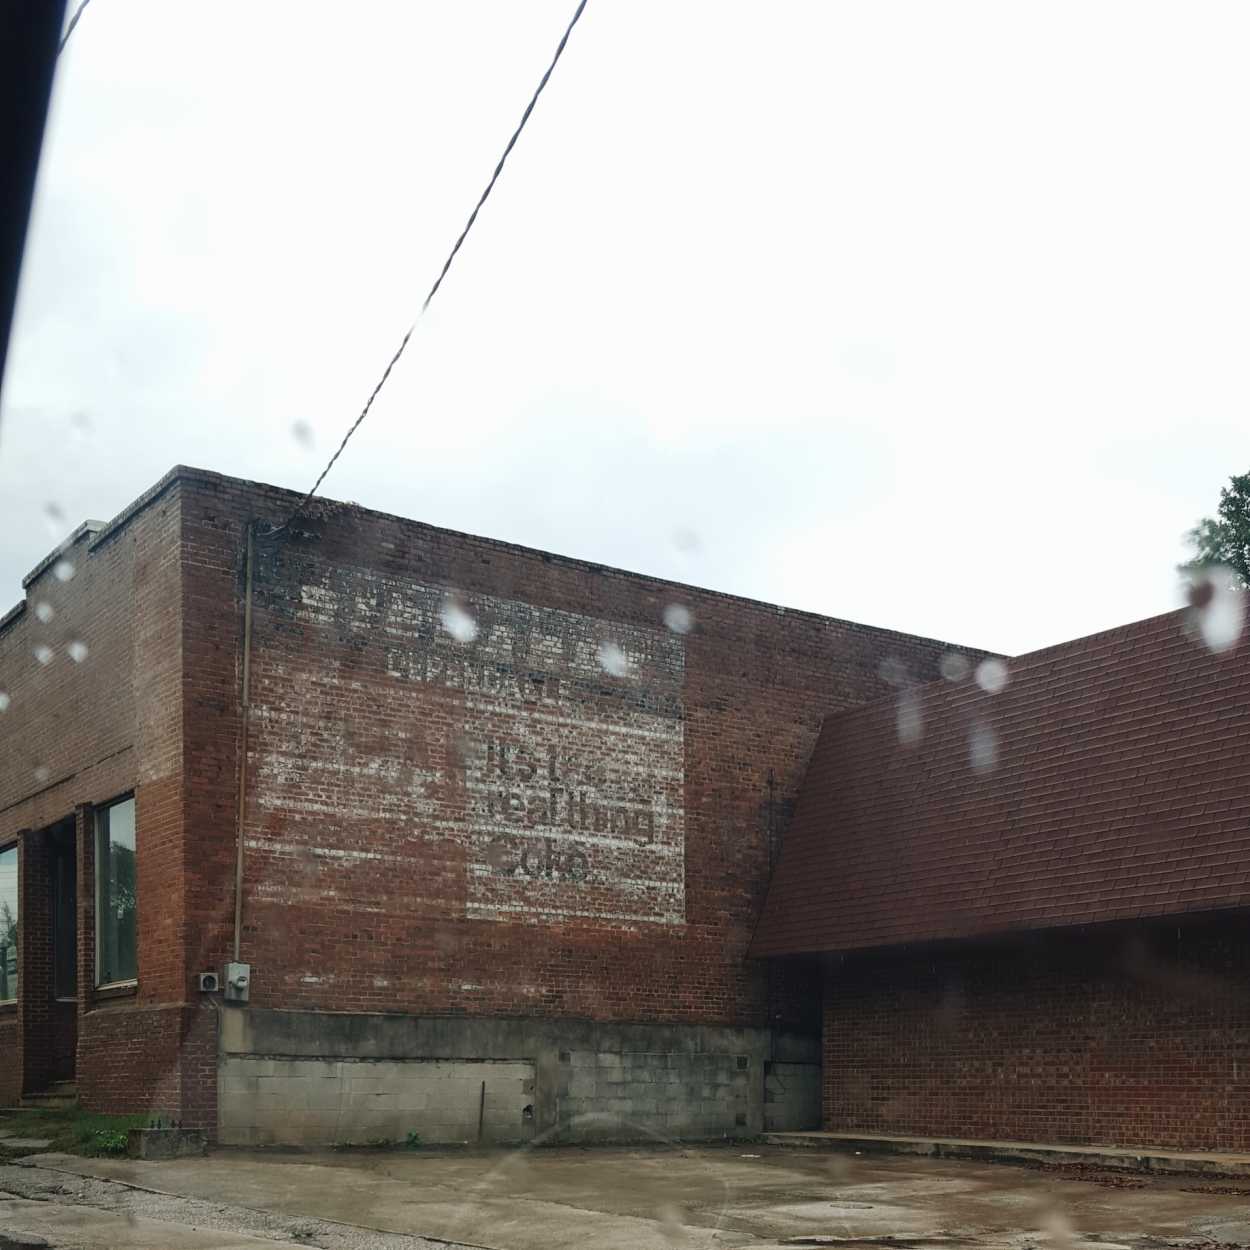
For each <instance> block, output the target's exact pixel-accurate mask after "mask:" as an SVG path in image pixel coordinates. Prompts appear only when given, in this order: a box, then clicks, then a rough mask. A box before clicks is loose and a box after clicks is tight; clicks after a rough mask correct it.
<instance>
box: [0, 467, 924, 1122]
mask: <svg viewBox="0 0 1250 1250" xmlns="http://www.w3.org/2000/svg"><path fill="white" fill-rule="evenodd" d="M295 501H296V497H295V496H293V495H291V494H290V493H288V492H282V491H278V490H275V489H273V488H269V487H264V486H259V485H256V484H253V483H246V482H241V481H238V480H235V479H230V478H223V477H219V476H216V475H212V474H205V473H202V472H199V471H195V470H177V471H175V472H174V473H173V474H171V475H170V476H169V477H168V478H167V479H165V480H164V481H163V482H162V483H159V484H158V485H157V487H155V488H154V489H153V491H151V492H149V493H148V495H147V496H145V497H144V498H143V499H142V500H140V501H137V504H136V505H135V506H134V507H132V508H131V509H129V510H128V511H127V513H126V514H123V517H122V518H120V519H119V520H118V521H117V522H115V523H112V524H110V526H109V527H106V529H105V530H104V531H102V532H101V533H100V534H99V535H98V536H95V537H92V536H90V535H88V536H86V537H84V538H83V539H82V540H81V541H79V542H78V543H76V545H75V546H74V548H73V549H72V550H71V551H69V552H68V553H67V556H68V558H69V559H71V560H72V561H73V563H74V564H75V569H76V571H75V576H74V577H73V578H72V580H70V581H68V582H61V581H59V580H57V578H56V577H55V574H54V573H53V571H52V570H51V568H48V569H45V570H43V571H42V572H41V573H40V574H39V576H38V577H37V578H36V579H35V580H34V582H33V583H32V585H31V587H30V591H29V603H28V605H27V609H26V610H25V611H23V612H20V613H18V614H17V615H15V616H14V617H12V619H9V620H8V621H6V623H5V624H3V625H0V689H3V690H4V691H5V692H6V693H7V694H8V695H9V696H10V698H11V706H10V707H9V709H8V711H7V712H5V713H4V714H3V716H2V717H0V732H3V734H4V740H5V745H6V750H4V751H3V752H0V842H4V841H5V840H6V839H8V838H10V837H12V836H14V835H15V834H16V833H17V832H18V831H19V830H21V829H34V830H42V829H45V828H46V827H47V826H49V825H50V824H52V823H53V822H54V821H56V820H59V819H62V818H64V817H66V816H69V815H71V814H75V813H76V814H77V820H78V845H79V883H80V897H79V910H78V914H79V941H80V951H79V970H80V978H79V984H80V993H81V1003H80V1019H79V1051H78V1078H79V1084H80V1087H81V1090H82V1093H83V1098H84V1101H85V1102H86V1103H87V1105H88V1106H90V1107H93V1108H98V1109H118V1110H121V1109H126V1110H151V1109H156V1110H161V1111H163V1112H167V1113H174V1114H179V1115H180V1116H181V1117H182V1118H183V1119H184V1121H186V1122H188V1123H195V1124H201V1125H205V1126H207V1127H210V1128H211V1127H212V1124H213V1118H214V1116H215V1108H216V1105H217V1094H216V1087H215V1081H216V1055H215V1046H216V1016H215V1009H214V1008H213V1007H212V1006H211V1005H210V1004H207V1003H205V1002H204V1001H203V1000H201V999H200V997H199V995H198V993H197V991H196V988H195V974H196V972H198V971H200V970H209V969H220V968H221V967H222V965H223V964H224V963H225V962H226V961H227V960H228V959H229V958H230V957H231V953H232V926H233V906H234V897H233V873H234V860H235V821H236V813H237V810H238V777H239V766H240V758H239V743H240V739H241V731H242V719H241V716H240V703H239V693H240V685H241V659H242V622H243V584H244V559H243V553H244V549H245V536H246V527H247V526H248V524H249V523H252V522H254V521H255V522H272V521H276V520H280V519H282V518H284V517H285V516H286V515H287V513H288V512H289V511H290V509H291V507H292V506H293V504H294V503H295ZM310 512H311V515H310V517H309V519H307V520H305V521H302V522H301V523H300V524H299V525H298V526H296V527H294V528H293V529H292V530H290V531H287V532H285V533H283V534H282V535H281V536H279V537H278V538H276V539H274V538H269V539H265V538H262V539H260V540H259V541H258V543H257V551H256V559H255V636H254V639H253V645H252V653H251V654H252V663H253V711H252V716H251V723H250V732H251V749H250V751H249V753H248V759H247V766H248V787H247V802H246V825H245V835H246V863H245V869H246V871H245V895H244V930H243V935H242V956H243V958H244V959H245V960H247V961H249V962H250V963H251V964H252V965H253V968H254V983H253V984H254V993H253V1001H254V1002H256V1003H257V1004H259V1005H261V1006H264V1005H272V1006H279V1007H286V1008H293V1007H298V1008H309V1009H317V1010H325V1011H335V1012H351V1011H356V1012H386V1013H411V1014H414V1015H423V1016H426V1017H429V1016H449V1015H470V1016H481V1017H486V1016H492V1015H494V1016H500V1015H503V1016H537V1017H545V1018H555V1019H570V1018H577V1019H594V1020H604V1021H667V1022H673V1023H679V1024H690V1025H701V1024H713V1023H729V1024H734V1025H753V1026H762V1025H766V1024H769V1023H772V1022H774V1021H775V1022H778V1023H780V1024H782V1025H784V1026H785V1027H788V1028H800V1029H803V1028H805V1029H809V1030H810V1029H812V1028H813V1027H814V1024H815V1020H814V1016H813V1005H814V1003H815V1002H816V1001H817V996H818V992H819V987H818V984H817V982H816V980H815V979H814V977H813V976H812V974H811V973H810V971H806V970H802V969H799V970H794V971H792V972H789V973H787V974H786V975H785V976H779V977H775V978H774V979H773V980H772V982H771V985H770V982H769V974H768V970H767V968H766V967H765V966H763V965H761V964H757V963H750V962H748V961H747V960H746V958H745V955H746V950H747V945H748V942H749V940H750V936H751V932H752V929H753V927H754V924H755V921H756V918H757V915H758V912H759V909H760V906H761V904H762V900H763V895H764V891H765V887H766V884H767V880H768V876H769V872H770V867H771V863H772V862H773V860H774V859H775V856H776V853H777V850H778V847H779V846H780V844H781V842H782V840H783V839H784V836H785V834H786V829H787V825H788V821H789V812H790V809H791V806H792V804H793V801H794V796H795V793H796V791H797V787H798V783H799V779H800V777H801V775H802V772H803V769H804V766H805V764H806V761H807V757H808V754H809V752H810V750H811V747H812V743H813V742H814V740H815V736H816V732H817V728H818V725H819V723H820V720H821V718H822V717H823V716H825V715H826V714H827V713H829V712H830V711H836V710H839V709H842V708H847V707H850V706H852V705H855V704H857V703H860V702H863V701H864V700H867V699H871V698H874V697H876V696H879V695H881V694H882V693H884V692H885V690H886V689H887V687H886V686H885V684H884V683H883V681H882V679H881V677H880V676H879V669H880V666H881V664H882V662H883V661H885V660H887V659H892V660H894V661H895V662H901V663H905V664H907V665H908V666H909V667H910V669H911V670H912V671H913V672H914V673H916V674H917V675H919V676H931V675H932V674H933V672H934V671H935V665H936V661H937V658H938V657H939V656H940V655H941V654H942V653H943V651H944V650H945V648H944V646H943V645H942V644H939V643H936V642H933V641H930V640H925V639H917V638H912V637H909V636H906V635H901V634H897V633H893V632H890V631H886V630H876V629H871V628H867V627H864V626H859V625H854V624H851V623H848V622H843V621H836V620H829V619H825V618H821V617H816V616H813V615H809V614H804V613H797V612H788V611H785V610H783V609H780V608H775V607H770V606H768V605H765V604H759V603H753V602H750V601H746V600H741V599H734V598H731V597H729V596H725V595H718V594H713V593H711V592H706V591H700V590H695V589H691V588H686V587H678V586H674V585H671V584H667V583H663V582H659V581H656V580H653V579H648V578H643V577H637V576H634V575H631V574H627V573H622V572H620V571H617V570H613V569H606V568H601V567H598V566H594V565H589V564H586V563H583V562H579V561H573V560H567V559H562V558H559V557H555V556H550V555H546V554H544V553H541V552H536V551H530V550H526V549H523V548H518V547H513V546H510V545H508V544H505V543H498V542H492V541H490V540H487V539H480V538H473V537H470V536H467V535H463V534H457V533H453V532H450V531H445V530H437V529H433V528H431V527H429V526H424V525H421V524H418V523H416V522H412V521H406V520H402V519H400V518H396V517H390V516H385V515H382V514H378V513H371V512H367V511H365V510H363V509H359V508H356V507H349V506H343V505H336V504H331V503H328V502H323V501H317V502H316V503H315V504H314V506H313V508H312V509H311V510H310ZM450 594H454V595H457V596H459V597H460V598H461V599H462V600H463V603H464V605H465V606H466V608H467V609H468V611H469V612H470V613H471V614H472V615H473V616H474V617H475V619H476V621H477V626H478V637H477V638H476V639H475V640H474V641H472V642H467V641H466V642H458V641H456V640H455V639H454V638H453V637H452V636H451V635H450V634H449V633H448V632H447V631H446V630H445V629H444V628H443V626H442V624H441V620H440V617H441V612H442V609H443V606H444V600H445V599H446V597H447V596H448V595H450ZM43 601H46V602H47V603H49V604H50V605H51V606H52V608H53V610H54V616H53V617H52V619H51V620H50V621H41V620H39V619H38V617H37V616H36V615H35V612H34V606H35V604H36V603H38V602H43ZM673 603H680V604H681V605H683V606H684V607H686V608H687V609H689V610H690V611H691V612H692V613H693V618H694V622H695V627H694V629H693V630H692V631H691V632H690V633H688V634H685V635H681V634H677V633H674V632H671V631H670V630H668V629H666V628H665V625H664V622H663V614H664V610H665V608H666V607H668V606H670V605H671V604H673ZM71 641H83V642H85V643H86V644H87V646H88V648H89V656H88V658H87V659H85V660H84V661H83V662H81V663H75V662H73V661H72V660H71V659H70V658H69V654H68V650H67V648H68V644H69V642H71ZM41 645H48V646H51V647H52V648H53V649H54V656H53V659H52V662H51V663H50V664H48V665H46V666H45V665H40V664H39V663H38V661H37V660H36V658H35V656H34V648H35V647H37V646H41ZM605 645H606V646H608V647H609V648H619V649H620V651H621V653H622V656H623V658H624V660H626V661H627V662H628V665H629V668H630V671H629V673H628V674H620V673H615V672H612V671H608V670H611V669H613V668H614V667H615V666H616V663H617V658H618V657H617V655H616V652H615V651H612V650H609V651H607V652H605V653H603V654H604V657H605V660H604V663H601V653H600V648H601V647H602V646H605ZM605 665H606V667H605ZM131 791H133V792H134V794H135V798H136V816H137V829H138V835H137V836H138V846H139V856H138V857H139V866H138V897H139V983H138V987H137V990H136V991H135V993H134V994H133V995H131V996H128V997H123V998H120V999H118V998H113V997H103V996H98V995H96V994H95V993H94V992H93V990H92V985H93V974H94V968H93V965H94V952H93V940H94V937H93V934H94V930H93V924H94V899H93V897H92V883H93V881H94V872H93V870H92V863H93V848H92V827H91V826H92V811H93V805H96V804H99V803H102V802H105V801H107V800H109V799H111V798H115V797H117V796H119V795H121V794H124V793H127V792H131ZM10 1027H12V1028H14V1029H15V1028H16V1021H15V1020H14V1021H13V1024H12V1025H10V1024H9V1020H8V1018H7V1017H6V1016H5V1015H4V1014H2V1013H0V1038H2V1037H3V1030H5V1029H6V1028H10ZM3 1079H4V1078H3V1077H0V1081H2V1080H3Z"/></svg>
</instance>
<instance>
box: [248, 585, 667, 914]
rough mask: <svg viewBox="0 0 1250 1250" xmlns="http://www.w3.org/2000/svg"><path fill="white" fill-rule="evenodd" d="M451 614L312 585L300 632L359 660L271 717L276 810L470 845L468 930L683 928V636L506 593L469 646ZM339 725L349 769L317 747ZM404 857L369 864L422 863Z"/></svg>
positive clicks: (466, 605)
mask: <svg viewBox="0 0 1250 1250" xmlns="http://www.w3.org/2000/svg"><path fill="white" fill-rule="evenodd" d="M448 605H449V600H448V597H447V592H446V590H445V589H444V588H440V587H435V586H429V585H423V584H420V583H417V582H413V581H409V580H406V579H402V580H401V579H387V580H385V581H382V580H380V579H378V578H376V577H373V578H370V579H368V580H365V579H364V578H361V579H360V580H359V583H358V584H356V583H355V582H354V581H353V580H352V579H350V578H349V579H348V580H347V581H345V579H344V577H343V575H342V571H341V570H340V571H339V572H338V574H337V576H336V577H335V579H334V582H333V585H326V584H318V583H316V582H306V583H305V584H304V585H303V586H302V587H301V589H300V604H299V606H298V609H297V610H296V613H295V617H296V621H297V622H298V623H300V624H302V625H304V626H307V627H313V628H317V629H320V630H331V631H333V632H334V633H335V635H336V636H337V637H338V638H339V639H341V640H342V641H343V642H344V643H345V644H347V645H346V647H345V653H346V654H348V655H353V656H356V657H358V658H356V659H353V661H352V662H351V663H349V664H343V663H340V664H339V665H338V666H337V667H336V666H334V665H329V666H326V665H322V666H321V668H320V670H319V674H318V676H317V677H315V678H314V679H313V681H314V685H313V686H309V684H308V683H307V682H305V681H302V680H300V679H299V677H298V676H297V675H296V674H286V677H287V679H288V680H287V684H286V689H287V690H288V692H289V691H290V690H291V688H292V686H295V687H296V688H298V690H299V695H298V697H297V698H295V699H292V698H291V697H289V696H288V697H285V698H284V699H283V701H282V703H281V705H280V706H279V705H278V704H277V703H276V702H273V703H268V704H265V703H264V702H263V701H262V705H261V706H258V708H257V710H256V715H257V717H258V719H259V720H260V721H261V722H262V723H264V724H265V726H266V728H267V730H268V734H267V745H266V748H265V750H264V752H263V756H262V759H261V772H262V776H263V779H264V781H265V784H264V786H263V787H262V790H261V793H262V795H263V796H265V797H264V805H265V806H268V807H271V808H272V809H273V810H275V811H278V810H284V811H287V812H292V811H295V812H298V811H300V810H306V811H307V812H308V814H309V815H316V814H318V813H317V810H316V809H318V808H324V810H323V811H322V812H321V813H320V815H321V816H322V817H323V818H331V819H333V818H334V817H335V816H336V814H337V813H341V815H342V817H343V818H344V819H345V820H346V821H347V822H348V823H350V822H351V821H352V820H353V819H355V820H359V821H361V822H363V823H364V824H366V825H371V824H376V823H377V822H378V821H384V822H386V823H388V824H390V825H392V826H398V829H399V830H400V836H401V837H403V838H405V839H415V840H418V841H419V840H421V839H425V840H427V841H428V842H429V844H430V845H435V844H441V845H444V846H445V845H446V843H447V842H452V843H455V844H457V845H459V846H460V847H462V848H463V863H464V876H465V880H464V888H463V914H465V915H467V916H469V917H477V918H486V919H499V920H520V921H533V922H542V921H546V920H552V919H560V918H565V917H588V918H595V919H597V920H601V921H607V922H613V923H636V922H648V923H660V924H668V925H673V924H681V923H683V922H684V919H685V862H684V860H685V837H684V822H683V799H682V795H683V779H684V778H683V772H684V707H683V694H682V689H683V679H684V669H685V649H684V642H683V640H682V638H681V637H680V636H678V635H675V634H672V633H670V632H669V631H667V630H665V629H663V628H656V629H644V628H638V627H633V626H622V625H619V624H617V623H615V622H605V621H601V620H597V619H595V618H592V617H589V616H582V615H579V614H576V613H572V612H566V611H557V610H554V609H549V608H541V607H535V606H533V605H530V604H526V603H522V602H519V601H516V600H509V599H503V598H496V597H490V596H470V597H468V598H467V599H464V600H461V601H459V603H458V605H457V606H456V607H455V608H454V609H453V613H454V614H456V616H455V619H454V620H452V621H451V624H452V627H453V629H454V630H455V634H456V635H457V636H453V633H452V632H449V630H448V628H447V620H446V618H447V612H448ZM461 612H463V614H464V615H463V616H460V615H459V613H461ZM605 657H606V658H607V663H606V666H605ZM271 676H277V674H272V675H271ZM292 678H293V679H294V681H292V680H290V679H292ZM263 680H264V675H263V674H262V681H263ZM317 685H319V686H320V688H319V689H318V688H317ZM336 725H341V733H342V738H343V743H344V750H343V751H342V752H340V753H339V754H338V755H337V756H336V755H335V754H334V753H331V752H327V751H325V750H324V749H322V747H321V746H320V744H318V743H317V742H315V741H314V739H315V737H316V735H318V734H322V735H326V734H329V733H331V732H333V731H334V728H335V726H336ZM310 769H312V770H314V771H315V770H322V771H324V772H326V773H327V775H326V777H325V788H324V789H322V790H319V789H318V786H317V785H316V779H315V778H312V779H311V780H310V777H309V770H310ZM319 796H321V797H319ZM323 799H325V800H328V801H324V802H323ZM327 841H331V840H329V839H328V840H327ZM332 841H333V842H334V843H335V845H336V846H344V845H346V846H347V849H346V850H341V851H331V852H329V853H331V854H337V855H343V856H347V857H351V856H352V855H353V851H352V850H351V848H350V838H347V839H342V840H340V839H332ZM268 849H269V850H270V851H273V850H274V849H275V847H274V845H273V843H272V841H270V842H269V843H268ZM393 850H394V852H395V853H394V855H393V856H392V855H391V854H390V853H388V851H386V850H384V849H381V848H378V847H376V846H371V847H370V848H369V849H368V850H363V849H362V850H361V851H359V852H358V853H359V854H360V855H361V856H368V857H370V858H376V859H382V860H392V859H393V860H394V861H395V862H399V861H404V862H408V863H411V848H405V847H398V846H397V847H394V848H393ZM313 853H314V854H316V851H315V849H314V851H313ZM378 867H379V868H381V867H383V865H381V864H379V865H378ZM445 884H446V883H445V882H444V883H443V885H442V886H440V890H439V893H440V894H441V896H442V897H443V898H444V899H445V898H446V897H447V890H446V888H445Z"/></svg>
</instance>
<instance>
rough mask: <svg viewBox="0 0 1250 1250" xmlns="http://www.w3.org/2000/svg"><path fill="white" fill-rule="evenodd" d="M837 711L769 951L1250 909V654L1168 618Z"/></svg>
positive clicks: (793, 847)
mask: <svg viewBox="0 0 1250 1250" xmlns="http://www.w3.org/2000/svg"><path fill="white" fill-rule="evenodd" d="M1008 667H1009V670H1010V673H1009V676H1010V680H1009V681H1008V683H1007V685H1006V687H1005V688H1004V689H1000V690H997V691H995V690H993V689H990V690H986V689H983V688H981V686H980V685H979V684H978V683H977V682H976V681H975V680H974V678H973V677H972V676H971V675H969V676H967V677H964V678H963V679H962V680H958V681H954V682H950V681H939V682H934V683H930V684H928V685H926V686H921V687H917V688H915V689H913V690H911V691H909V692H907V693H906V694H905V695H904V696H903V697H904V699H905V700H907V702H906V703H904V705H903V706H904V708H905V709H907V708H908V707H909V708H910V710H911V712H913V713H914V714H915V717H916V720H915V722H914V724H913V728H914V731H915V732H913V733H912V734H907V733H905V734H904V735H903V736H902V737H900V733H899V700H898V699H896V698H890V699H886V700H881V701H878V702H876V703H873V704H870V705H868V706H865V707H860V708H855V709H852V710H850V711H848V712H845V713H843V714H841V715H838V716H834V717H830V719H829V720H828V721H827V722H826V723H825V726H824V729H823V731H822V733H821V735H820V740H819V742H818V744H817V746H816V748H815V750H814V751H813V754H812V763H811V768H810V769H809V770H808V774H807V778H806V780H805V781H804V785H803V793H802V796H801V798H800V800H799V804H798V807H797V810H796V813H795V819H794V824H793V827H792V829H791V831H790V837H789V841H788V844H787V847H786V852H785V854H784V855H783V856H782V857H781V863H780V866H779V867H778V870H777V874H776V877H775V879H774V884H773V888H772V890H771V892H770V895H769V900H768V905H767V908H766V910H765V913H764V918H763V920H762V921H761V924H760V927H759V931H758V933H757V935H756V941H755V945H754V948H753V949H754V951H755V953H756V954H759V955H788V954H795V953H799V952H818V951H847V950H866V949H870V948H872V947H878V946H895V945H901V944H904V943H908V942H921V941H935V940H950V939H968V938H976V937H988V936H991V935H993V934H995V933H1003V932H1009V931H1012V930H1016V931H1025V930H1035V929H1044V928H1049V927H1055V926H1064V925H1078V924H1100V923H1105V922H1107V921H1112V920H1133V919H1139V918H1143V917H1147V916H1156V917H1157V916H1183V915H1185V914H1187V913H1188V914H1203V913H1209V912H1214V911H1222V910H1228V909H1230V908H1234V907H1250V871H1248V870H1247V865H1248V864H1250V717H1247V716H1246V714H1245V708H1246V703H1247V699H1250V645H1247V642H1246V640H1245V639H1244V638H1243V639H1242V641H1241V643H1240V645H1238V646H1235V647H1233V648H1232V649H1230V650H1227V651H1223V652H1213V651H1211V650H1210V649H1208V647H1207V646H1206V645H1204V643H1203V641H1202V638H1201V635H1200V633H1199V631H1198V630H1197V629H1195V628H1194V622H1193V621H1192V620H1191V619H1190V617H1189V614H1188V613H1187V612H1184V611H1182V612H1170V613H1167V614H1166V615H1163V616H1157V617H1153V618H1151V619H1149V620H1145V621H1137V622H1134V623H1133V624H1131V625H1124V626H1121V627H1120V628H1118V629H1113V630H1108V631H1107V632H1105V633H1101V634H1095V635H1092V636H1091V637H1088V638H1081V639H1078V640H1077V641H1075V642H1071V643H1065V644H1063V645H1062V646H1058V647H1049V648H1047V649H1046V650H1043V651H1037V652H1034V653H1033V654H1031V655H1025V656H1020V657H1018V658H1016V659H1013V660H1011V661H1010V664H1009V666H1008Z"/></svg>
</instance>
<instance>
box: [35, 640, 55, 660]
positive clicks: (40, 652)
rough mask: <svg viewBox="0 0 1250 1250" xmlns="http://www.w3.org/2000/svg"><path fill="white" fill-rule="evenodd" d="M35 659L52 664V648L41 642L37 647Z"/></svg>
mask: <svg viewBox="0 0 1250 1250" xmlns="http://www.w3.org/2000/svg"><path fill="white" fill-rule="evenodd" d="M35 659H36V660H38V661H39V663H40V664H51V663H52V648H51V647H49V646H47V645H46V644H45V643H42V642H41V643H40V644H39V645H38V646H37V647H36V648H35Z"/></svg>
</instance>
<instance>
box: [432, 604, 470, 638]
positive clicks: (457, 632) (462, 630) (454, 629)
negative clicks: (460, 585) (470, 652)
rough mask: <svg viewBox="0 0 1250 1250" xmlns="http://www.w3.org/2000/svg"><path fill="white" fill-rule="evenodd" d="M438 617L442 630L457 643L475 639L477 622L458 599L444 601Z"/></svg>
mask: <svg viewBox="0 0 1250 1250" xmlns="http://www.w3.org/2000/svg"><path fill="white" fill-rule="evenodd" d="M438 615H439V620H440V621H441V622H442V624H443V628H444V629H445V630H446V631H447V632H448V633H449V634H450V635H451V636H452V637H453V638H454V639H455V640H456V641H457V642H472V641H473V640H474V639H475V638H476V637H477V621H476V620H474V619H473V614H472V613H471V612H470V611H469V610H468V608H466V607H465V606H464V604H463V603H461V602H460V600H459V599H455V598H450V597H449V598H447V599H444V600H443V606H442V609H441V611H440V612H439V614H438Z"/></svg>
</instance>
